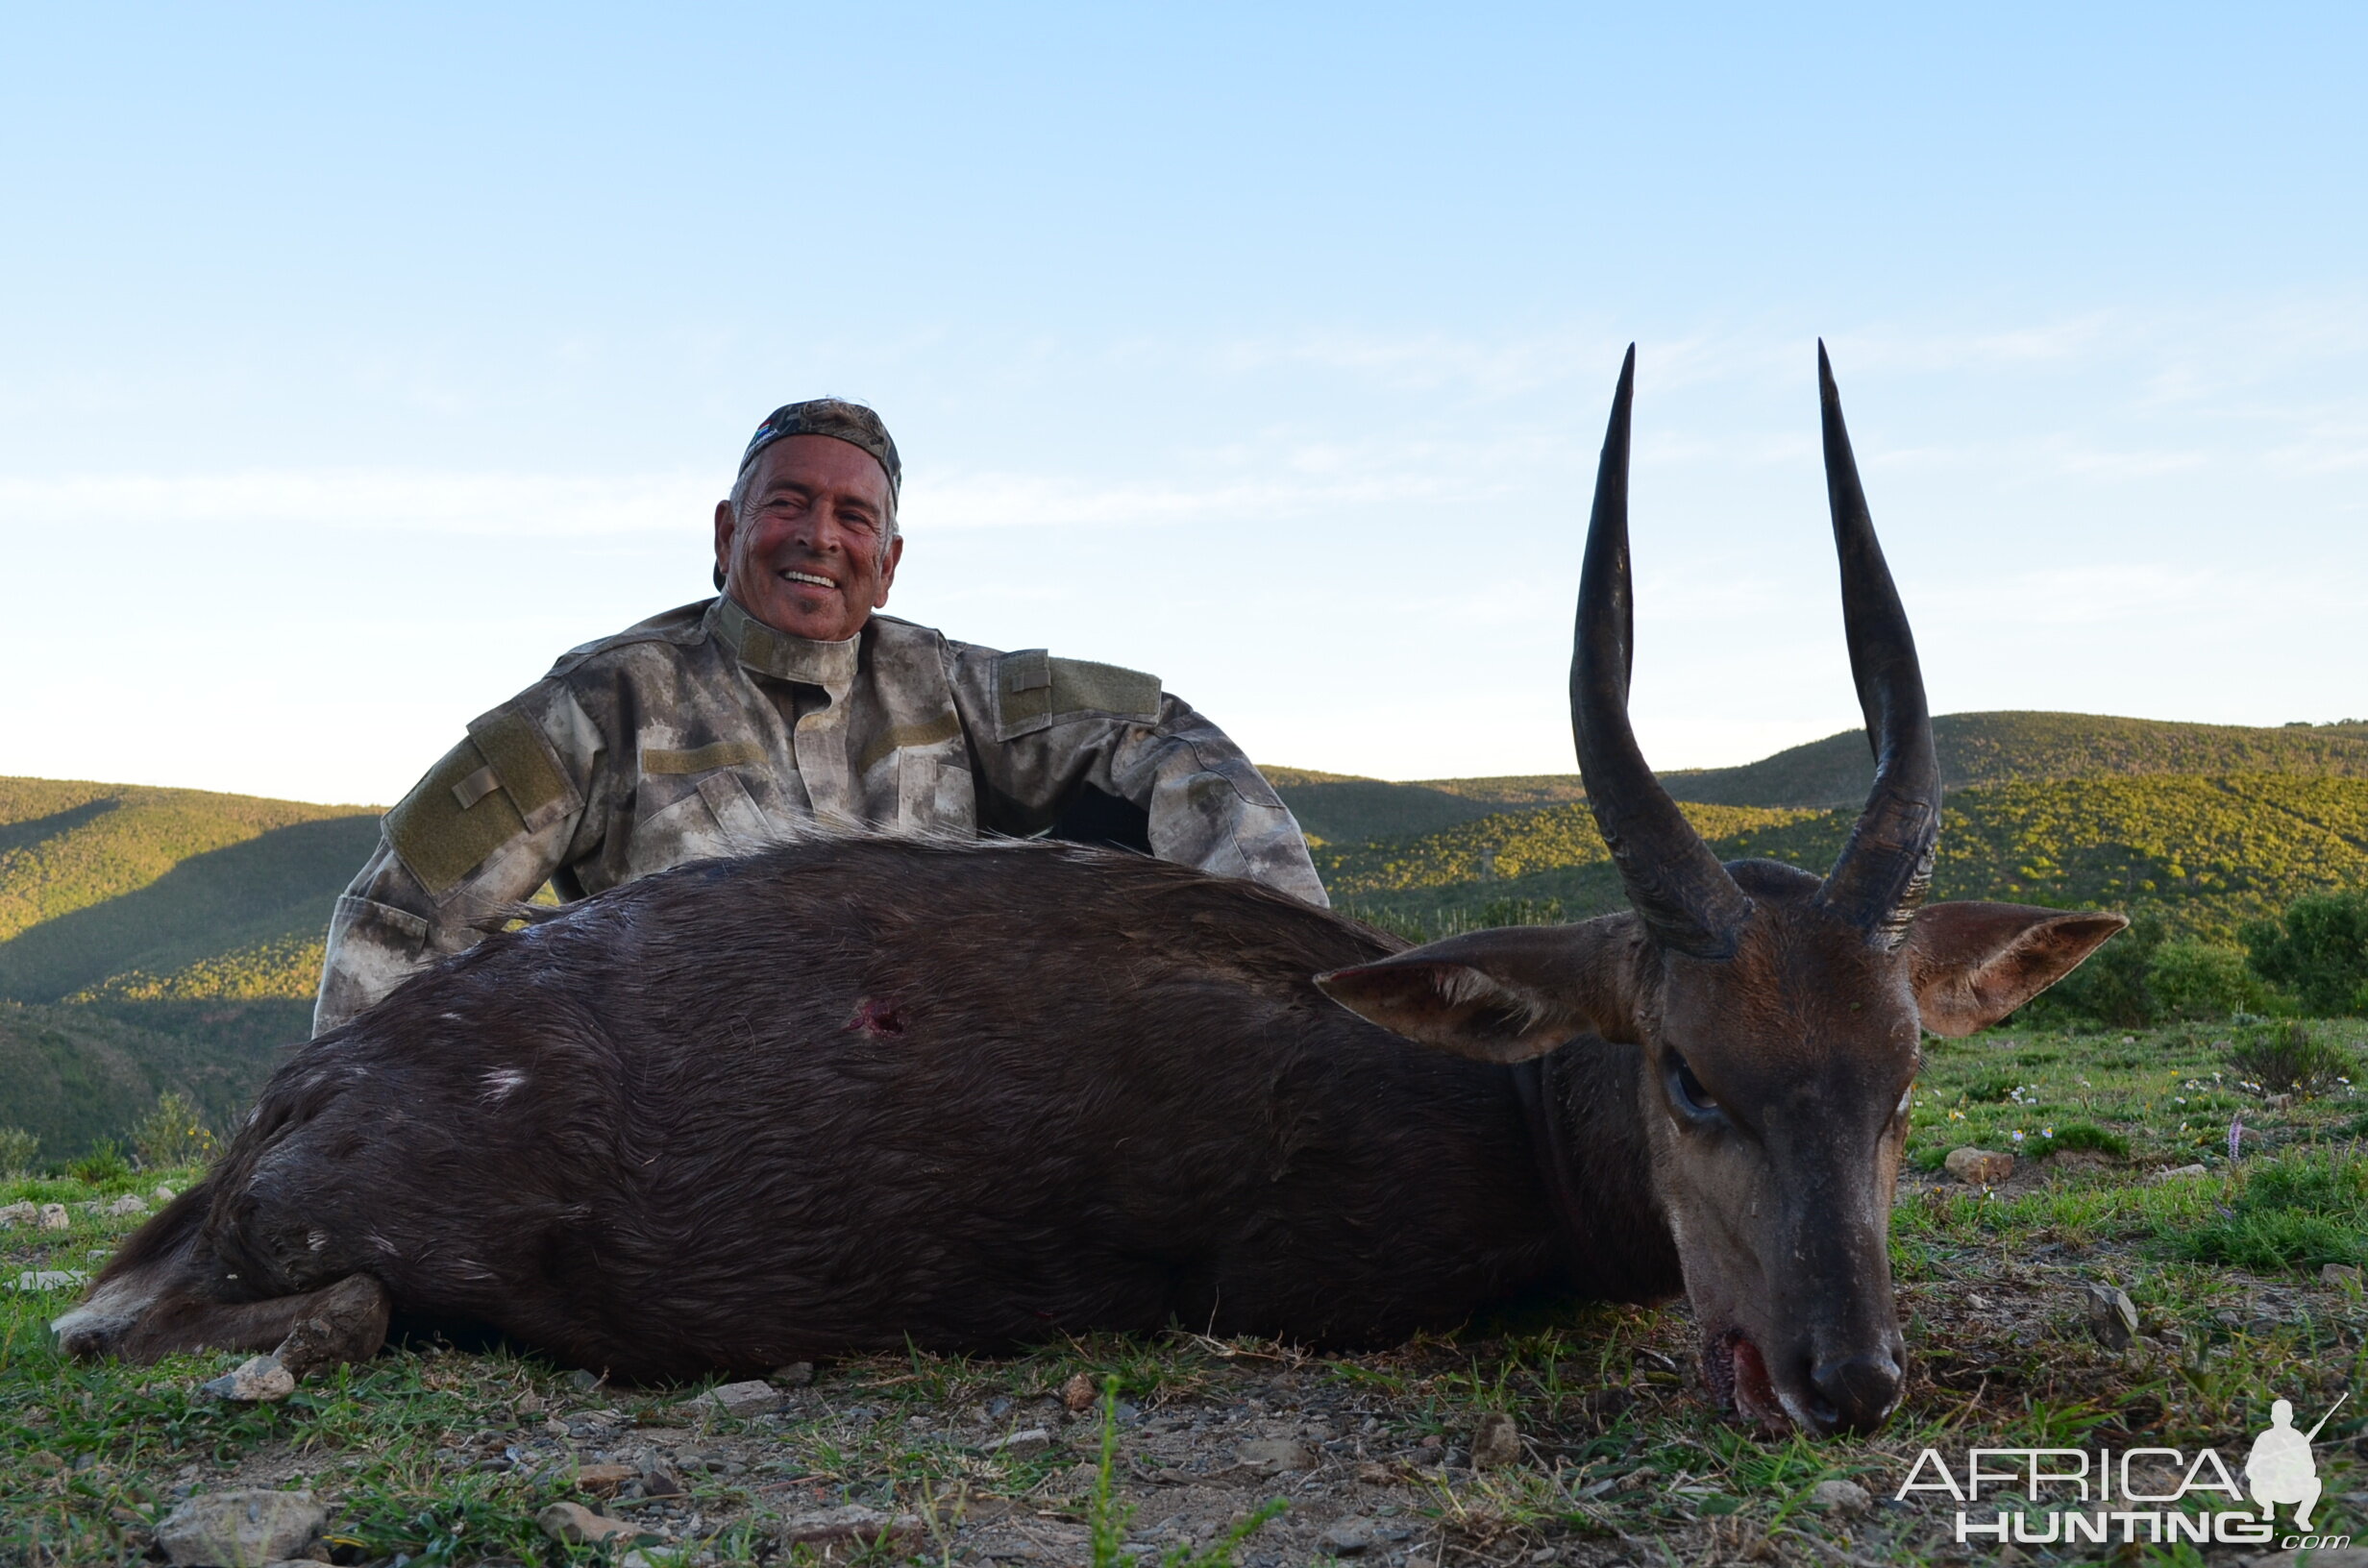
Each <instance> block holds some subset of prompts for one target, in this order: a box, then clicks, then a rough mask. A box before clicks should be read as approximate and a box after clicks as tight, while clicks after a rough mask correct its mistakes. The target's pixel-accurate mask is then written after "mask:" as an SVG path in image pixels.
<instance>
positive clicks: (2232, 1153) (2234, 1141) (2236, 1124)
mask: <svg viewBox="0 0 2368 1568" xmlns="http://www.w3.org/2000/svg"><path fill="white" fill-rule="evenodd" d="M2244 1136H2245V1114H2244V1113H2243V1112H2242V1111H2239V1112H2237V1113H2236V1119H2234V1120H2233V1121H2232V1122H2230V1123H2229V1164H2236V1162H2237V1161H2239V1160H2241V1159H2243V1158H2244V1149H2243V1148H2242V1147H2241V1146H2240V1144H2239V1143H2238V1139H2242V1138H2243V1137H2244Z"/></svg>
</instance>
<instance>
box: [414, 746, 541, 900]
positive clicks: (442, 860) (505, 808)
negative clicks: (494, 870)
mask: <svg viewBox="0 0 2368 1568" xmlns="http://www.w3.org/2000/svg"><path fill="white" fill-rule="evenodd" d="M487 772H493V773H495V774H497V776H498V774H499V772H500V770H498V769H495V768H493V766H492V765H491V764H489V763H488V762H486V760H485V753H484V752H483V751H482V750H481V749H480V748H479V747H478V744H477V742H475V741H474V740H468V741H462V742H461V743H460V744H459V745H458V746H456V747H453V748H452V749H451V750H450V751H447V752H445V753H444V757H443V760H442V761H440V762H438V763H437V764H436V765H435V766H434V767H432V768H431V769H429V770H428V776H427V777H425V778H423V779H421V780H420V781H419V782H418V783H417V784H415V785H413V786H412V787H411V793H410V794H408V795H407V796H404V797H403V798H402V799H401V800H398V801H396V802H395V809H394V810H392V811H390V812H388V813H387V814H386V842H387V843H388V844H390V845H394V849H395V854H396V855H397V857H398V858H400V859H401V860H402V862H403V868H404V870H407V871H409V872H410V873H411V877H412V880H414V881H416V882H417V883H418V884H419V885H420V887H421V889H422V890H423V891H425V892H426V893H427V894H428V896H429V897H431V898H441V897H443V896H444V895H445V894H448V893H450V892H451V891H452V890H453V889H454V888H455V887H456V886H457V885H458V884H459V882H460V880H461V878H463V877H465V876H467V875H468V874H469V873H470V872H471V871H473V870H477V868H478V867H480V866H481V865H483V864H484V863H485V857H486V856H488V855H490V854H492V853H493V852H494V851H495V850H496V849H499V848H501V847H502V845H506V844H507V843H509V841H510V840H512V839H514V838H517V837H518V836H520V835H521V834H523V833H525V832H526V831H527V825H526V821H525V819H524V818H523V817H522V816H521V815H520V813H519V810H518V808H517V807H516V806H515V805H513V804H512V803H511V801H510V797H509V792H508V791H507V790H505V789H502V788H500V787H498V786H497V787H495V788H492V789H486V790H479V789H478V788H477V786H478V785H479V784H480V783H481V782H482V777H481V775H483V774H484V773H487ZM464 800H465V801H467V802H468V803H467V804H465V805H464V804H462V802H463V801H464Z"/></svg>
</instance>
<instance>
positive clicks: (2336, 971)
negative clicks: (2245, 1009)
mask: <svg viewBox="0 0 2368 1568" xmlns="http://www.w3.org/2000/svg"><path fill="white" fill-rule="evenodd" d="M2244 941H2245V945H2246V946H2247V947H2248V948H2250V949H2252V954H2253V959H2252V962H2253V968H2254V971H2255V972H2256V973H2257V974H2259V975H2260V976H2261V977H2262V978H2263V979H2265V980H2268V981H2269V982H2270V983H2272V984H2273V985H2279V986H2283V987H2284V988H2285V989H2286V990H2288V991H2290V992H2293V993H2294V994H2295V996H2296V998H2297V999H2298V1000H2300V1001H2301V1003H2302V1007H2303V1011H2304V1012H2306V1013H2309V1014H2313V1015H2316V1016H2317V1017H2333V1016H2335V1015H2338V1014H2345V1013H2368V891H2354V892H2350V893H2320V894H2307V895H2306V896H2304V897H2301V898H2297V899H2295V900H2294V901H2293V902H2292V903H2291V904H2288V905H2287V906H2286V911H2285V914H2284V915H2283V916H2282V918H2279V919H2267V920H2251V921H2248V922H2247V923H2246V925H2245V928H2244Z"/></svg>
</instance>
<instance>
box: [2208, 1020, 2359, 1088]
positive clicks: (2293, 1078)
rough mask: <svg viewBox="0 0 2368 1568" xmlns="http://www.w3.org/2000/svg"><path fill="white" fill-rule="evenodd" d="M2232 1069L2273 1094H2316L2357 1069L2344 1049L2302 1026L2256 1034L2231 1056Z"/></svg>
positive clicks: (2231, 1053)
mask: <svg viewBox="0 0 2368 1568" xmlns="http://www.w3.org/2000/svg"><path fill="white" fill-rule="evenodd" d="M2229 1066H2232V1067H2234V1068H2235V1069H2236V1070H2237V1072H2238V1073H2239V1074H2240V1075H2242V1077H2243V1078H2244V1079H2245V1080H2247V1081H2249V1082H2251V1083H2256V1084H2258V1085H2260V1086H2261V1088H2262V1089H2263V1090H2267V1091H2268V1092H2270V1093H2272V1094H2316V1093H2319V1092H2322V1091H2324V1090H2329V1089H2332V1088H2333V1087H2334V1086H2335V1085H2336V1084H2337V1083H2338V1082H2339V1081H2343V1080H2347V1079H2349V1078H2350V1077H2351V1076H2352V1074H2353V1072H2354V1071H2355V1070H2356V1064H2355V1063H2354V1062H2353V1060H2352V1058H2351V1055H2350V1053H2348V1052H2346V1051H2345V1050H2344V1049H2343V1047H2341V1046H2339V1045H2336V1044H2334V1043H2333V1042H2332V1041H2325V1040H2321V1039H2320V1038H2319V1037H2318V1036H2317V1035H2315V1034H2313V1033H2312V1032H2311V1030H2310V1027H2309V1025H2307V1024H2305V1023H2299V1022H2297V1023H2288V1024H2283V1025H2280V1026H2277V1027H2274V1028H2269V1029H2263V1030H2257V1031H2256V1032H2255V1033H2254V1034H2253V1036H2252V1038H2250V1039H2248V1040H2246V1041H2243V1042H2242V1043H2241V1044H2239V1045H2238V1046H2237V1047H2236V1048H2235V1049H2234V1050H2232V1051H2231V1052H2230V1053H2229Z"/></svg>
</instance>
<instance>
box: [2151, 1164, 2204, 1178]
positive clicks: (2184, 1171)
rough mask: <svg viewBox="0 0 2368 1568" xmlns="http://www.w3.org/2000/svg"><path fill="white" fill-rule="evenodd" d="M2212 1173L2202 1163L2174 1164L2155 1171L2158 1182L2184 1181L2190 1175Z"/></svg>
mask: <svg viewBox="0 0 2368 1568" xmlns="http://www.w3.org/2000/svg"><path fill="white" fill-rule="evenodd" d="M2210 1174H2211V1173H2210V1172H2209V1171H2208V1170H2206V1169H2205V1168H2204V1167H2203V1166H2202V1165H2172V1166H2170V1167H2168V1168H2167V1169H2164V1170H2158V1171H2157V1172H2155V1180H2156V1181H2158V1182H2177V1181H2183V1180H2185V1179H2186V1178H2187V1177H2189V1176H2208V1175H2210Z"/></svg>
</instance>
